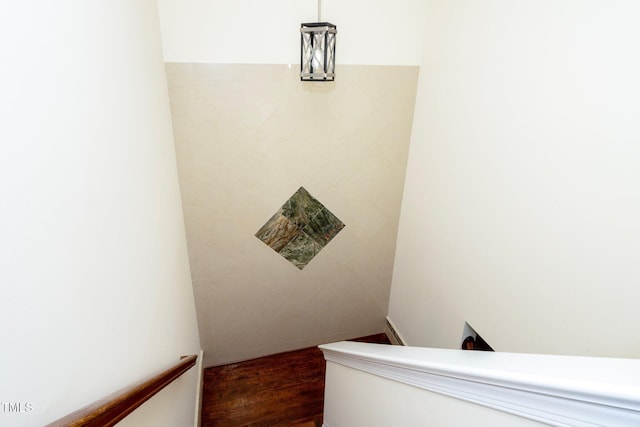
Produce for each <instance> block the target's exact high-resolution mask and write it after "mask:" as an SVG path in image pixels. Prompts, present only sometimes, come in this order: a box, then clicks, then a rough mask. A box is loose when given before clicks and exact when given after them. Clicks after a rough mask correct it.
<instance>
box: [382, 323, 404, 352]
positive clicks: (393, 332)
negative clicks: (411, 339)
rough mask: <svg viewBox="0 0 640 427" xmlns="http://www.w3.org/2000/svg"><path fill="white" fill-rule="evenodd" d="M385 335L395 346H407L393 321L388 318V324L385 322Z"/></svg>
mask: <svg viewBox="0 0 640 427" xmlns="http://www.w3.org/2000/svg"><path fill="white" fill-rule="evenodd" d="M384 333H385V334H386V335H387V338H389V341H391V344H393V345H407V341H406V340H405V339H404V338H403V337H402V335H401V334H400V332H398V328H396V326H395V325H394V324H393V322H392V321H391V319H389V317H388V316H387V320H386V322H384Z"/></svg>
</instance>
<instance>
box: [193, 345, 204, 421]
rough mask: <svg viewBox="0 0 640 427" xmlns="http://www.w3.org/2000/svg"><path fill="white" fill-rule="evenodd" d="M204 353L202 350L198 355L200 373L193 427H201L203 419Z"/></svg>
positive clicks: (197, 365) (197, 364)
mask: <svg viewBox="0 0 640 427" xmlns="http://www.w3.org/2000/svg"><path fill="white" fill-rule="evenodd" d="M203 359H204V351H202V350H200V354H199V355H198V362H197V363H196V366H195V368H196V370H197V372H198V379H197V381H196V408H195V419H194V420H193V427H200V419H201V418H202V391H203V388H204V360H203Z"/></svg>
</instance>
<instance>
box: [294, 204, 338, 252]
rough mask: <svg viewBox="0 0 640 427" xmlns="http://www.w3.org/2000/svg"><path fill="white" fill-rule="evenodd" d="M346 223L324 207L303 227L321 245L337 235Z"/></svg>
mask: <svg viewBox="0 0 640 427" xmlns="http://www.w3.org/2000/svg"><path fill="white" fill-rule="evenodd" d="M343 228H344V224H343V223H342V221H340V220H339V219H338V218H337V217H336V216H335V215H334V214H332V213H331V212H329V210H328V209H327V208H325V207H323V208H322V209H321V210H320V212H318V213H317V214H316V215H315V216H314V217H313V218H311V220H310V221H309V222H308V223H307V225H305V227H304V228H303V230H304V232H305V233H307V234H308V235H309V236H310V237H311V238H312V239H313V240H315V241H316V242H317V243H318V244H319V245H320V246H323V247H324V246H326V244H327V243H329V241H331V239H333V238H334V237H335V235H336V234H338V232H339V231H340V230H342V229H343Z"/></svg>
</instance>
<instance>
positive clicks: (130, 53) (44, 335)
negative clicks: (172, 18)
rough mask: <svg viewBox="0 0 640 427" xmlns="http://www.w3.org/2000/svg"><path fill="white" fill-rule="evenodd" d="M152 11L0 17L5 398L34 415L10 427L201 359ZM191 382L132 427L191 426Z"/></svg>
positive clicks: (74, 6)
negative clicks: (182, 360) (188, 358)
mask: <svg viewBox="0 0 640 427" xmlns="http://www.w3.org/2000/svg"><path fill="white" fill-rule="evenodd" d="M156 9H157V6H156V3H155V2H154V1H152V0H148V1H136V2H131V1H128V0H117V1H114V0H108V1H106V0H105V1H99V2H84V1H73V0H62V1H58V2H55V3H53V2H46V1H39V2H14V3H12V4H11V5H7V6H6V7H4V8H3V12H2V14H0V51H1V52H2V66H1V67H0V92H1V93H2V96H1V97H0V117H1V120H2V125H1V126H0V132H1V137H0V140H1V141H2V142H1V143H0V177H1V181H0V195H1V197H2V198H1V200H2V209H1V210H0V218H1V221H0V236H2V238H1V239H0V283H1V285H0V290H1V291H0V292H1V294H0V295H1V296H0V321H1V322H0V323H1V325H2V328H0V343H1V344H0V345H1V347H2V351H0V383H1V384H2V386H1V387H0V401H1V402H20V403H23V404H25V403H29V404H30V408H31V409H32V410H31V411H27V412H24V413H7V412H6V411H4V407H0V425H12V426H36V425H37V426H39V425H42V424H44V423H46V422H49V421H52V420H54V419H57V418H59V417H60V416H63V415H65V414H67V413H68V412H71V411H73V410H75V409H78V408H79V407H81V406H84V405H85V404H87V403H90V402H92V401H94V400H96V399H98V398H101V397H103V396H105V395H107V394H109V393H111V392H113V391H115V390H117V389H118V388H120V387H123V386H126V385H128V384H129V383H131V382H133V381H136V380H138V379H140V378H142V377H145V376H146V375H148V374H151V373H154V372H156V371H158V370H160V369H163V368H165V367H167V366H168V365H170V364H172V363H174V362H175V361H177V360H178V358H179V356H180V355H184V354H198V353H199V349H200V343H199V337H198V329H197V324H196V317H195V309H194V301H193V293H192V288H191V283H190V274H189V265H188V258H187V251H186V242H185V232H184V225H183V217H182V209H181V205H180V194H179V187H178V180H177V172H176V162H175V153H174V146H173V140H172V130H171V122H170V120H171V118H170V112H169V105H168V96H167V88H166V78H165V73H164V67H163V60H162V52H161V44H160V29H159V23H158V18H157V10H156ZM196 373H197V372H196V370H195V369H192V370H190V371H189V373H188V374H186V375H185V376H183V377H182V378H181V379H179V380H177V382H175V383H174V384H172V385H171V386H170V388H168V389H166V390H165V391H164V392H162V393H161V394H160V395H158V397H157V398H154V399H152V400H151V401H150V402H149V403H148V404H145V405H144V406H143V407H142V408H140V409H139V411H138V412H137V413H136V415H135V416H136V417H137V420H139V422H138V424H137V425H154V426H177V425H180V426H187V425H192V424H193V422H194V412H195V411H194V408H195V393H196V380H197V375H196ZM23 408H25V407H24V406H23ZM123 425H125V424H124V423H123ZM129 425H131V424H129Z"/></svg>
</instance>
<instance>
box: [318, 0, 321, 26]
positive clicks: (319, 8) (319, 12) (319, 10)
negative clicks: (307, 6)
mask: <svg viewBox="0 0 640 427" xmlns="http://www.w3.org/2000/svg"><path fill="white" fill-rule="evenodd" d="M321 16H322V0H318V22H321V19H320V17H321Z"/></svg>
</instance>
